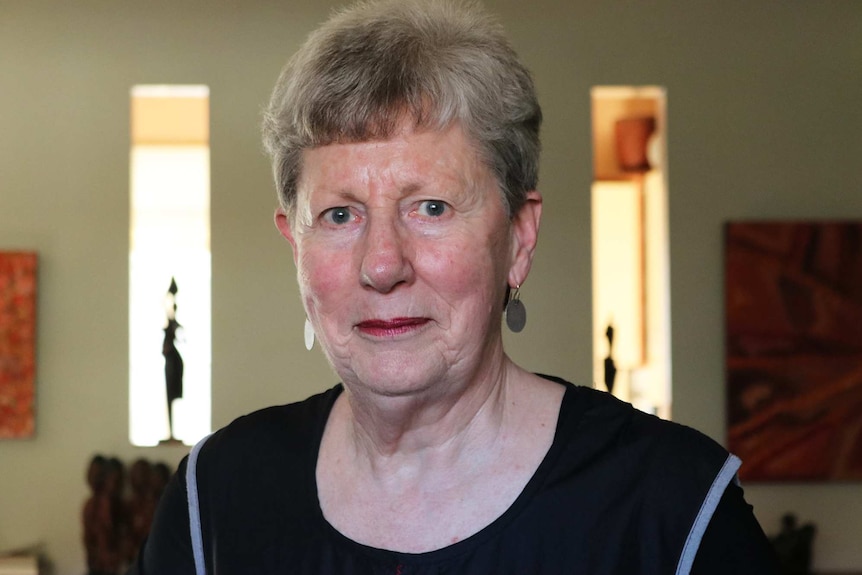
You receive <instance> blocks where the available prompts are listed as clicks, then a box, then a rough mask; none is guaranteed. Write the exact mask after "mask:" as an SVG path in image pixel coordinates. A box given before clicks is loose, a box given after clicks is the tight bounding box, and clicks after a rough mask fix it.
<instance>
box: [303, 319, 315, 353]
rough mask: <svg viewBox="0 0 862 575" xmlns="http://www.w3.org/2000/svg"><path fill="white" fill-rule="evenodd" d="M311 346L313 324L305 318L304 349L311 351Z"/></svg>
mask: <svg viewBox="0 0 862 575" xmlns="http://www.w3.org/2000/svg"><path fill="white" fill-rule="evenodd" d="M312 347H314V326H313V325H311V322H310V321H309V320H308V318H305V349H307V350H308V351H311V348H312Z"/></svg>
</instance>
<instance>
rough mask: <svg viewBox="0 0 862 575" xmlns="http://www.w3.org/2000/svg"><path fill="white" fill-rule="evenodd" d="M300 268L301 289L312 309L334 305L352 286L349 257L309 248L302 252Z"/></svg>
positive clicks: (307, 304) (323, 308)
mask: <svg viewBox="0 0 862 575" xmlns="http://www.w3.org/2000/svg"><path fill="white" fill-rule="evenodd" d="M298 270H299V271H298V279H299V286H300V292H301V293H302V297H303V300H304V301H305V303H306V306H307V307H308V308H310V309H309V311H318V312H319V311H321V310H325V309H327V308H331V307H332V306H333V305H334V304H335V303H337V302H339V301H342V300H343V299H344V297H345V291H347V290H348V289H349V287H350V285H349V284H350V280H349V278H350V277H351V276H350V273H349V270H350V262H349V259H348V258H340V257H338V256H333V255H332V254H327V255H326V256H322V255H320V254H316V253H315V252H313V251H307V252H305V253H302V254H301V255H300V258H299V260H298Z"/></svg>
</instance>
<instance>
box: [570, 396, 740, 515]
mask: <svg viewBox="0 0 862 575" xmlns="http://www.w3.org/2000/svg"><path fill="white" fill-rule="evenodd" d="M567 386H568V389H567V391H566V396H565V398H564V399H563V406H562V408H561V412H560V420H561V421H560V424H559V427H558V438H557V441H559V442H560V443H561V444H562V445H561V446H560V448H561V450H562V453H563V456H562V458H561V462H562V464H563V465H562V471H563V472H570V471H571V470H573V469H578V470H590V473H591V474H594V475H595V476H596V477H599V478H601V479H600V481H607V480H611V478H612V480H613V481H620V480H624V478H625V477H629V478H630V481H632V482H635V483H636V484H637V485H638V490H637V491H638V492H640V493H642V494H643V496H644V497H645V498H647V499H648V500H649V502H650V503H649V505H650V506H656V507H664V508H674V507H677V506H678V505H679V504H681V503H682V502H684V501H687V502H688V503H689V504H690V505H691V506H693V507H694V509H695V510H697V509H698V508H699V507H700V504H701V503H702V502H703V501H704V498H705V497H708V496H709V495H710V493H711V492H713V490H717V491H718V495H719V496H720V494H721V492H722V491H723V490H724V488H725V487H726V486H727V485H728V484H729V483H730V482H731V481H732V480H733V479H734V477H735V475H736V471H737V469H738V468H739V464H740V461H739V459H737V458H736V457H735V456H733V455H731V454H730V453H728V452H727V450H725V449H724V448H723V447H722V446H721V445H719V444H718V443H717V442H716V441H714V440H713V439H711V438H710V437H708V436H707V435H705V434H703V433H701V432H700V431H698V430H696V429H693V428H691V427H687V426H685V425H680V424H678V423H674V422H671V421H666V420H663V419H660V418H658V417H655V416H653V415H649V414H647V413H644V412H642V411H640V410H637V409H635V408H634V407H632V406H631V405H629V404H627V403H625V402H623V401H620V400H619V399H617V398H615V397H614V396H612V395H610V394H608V393H605V392H602V391H599V390H595V389H591V388H587V387H579V386H574V385H571V384H567ZM566 470H568V471H566Z"/></svg>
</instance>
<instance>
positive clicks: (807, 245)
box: [725, 221, 862, 481]
mask: <svg viewBox="0 0 862 575" xmlns="http://www.w3.org/2000/svg"><path fill="white" fill-rule="evenodd" d="M725 318H726V341H725V351H726V377H727V407H728V409H727V415H728V448H729V449H730V450H731V451H732V452H733V453H735V454H736V455H738V456H739V457H740V458H741V459H742V461H743V465H742V468H741V469H740V478H741V479H743V480H748V481H858V480H862V223H860V222H842V221H835V222H740V223H730V224H727V225H726V227H725Z"/></svg>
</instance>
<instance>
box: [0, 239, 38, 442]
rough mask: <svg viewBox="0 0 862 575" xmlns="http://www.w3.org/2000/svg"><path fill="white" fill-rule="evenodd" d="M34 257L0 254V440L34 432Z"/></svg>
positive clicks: (22, 253) (24, 253)
mask: <svg viewBox="0 0 862 575" xmlns="http://www.w3.org/2000/svg"><path fill="white" fill-rule="evenodd" d="M35 375H36V254H34V253H29V252H0V438H16V437H30V436H31V435H33V431H34V428H35V416H34V386H35Z"/></svg>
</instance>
